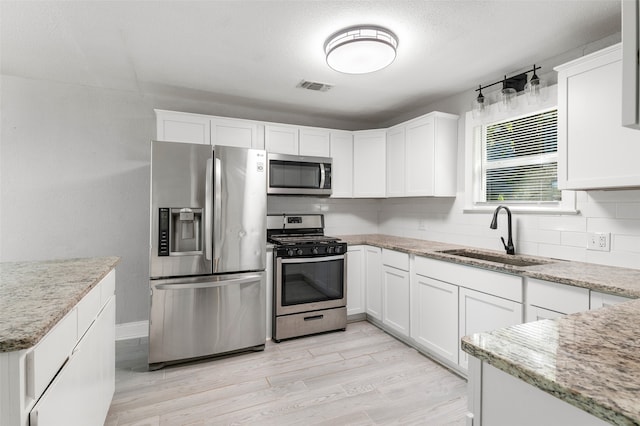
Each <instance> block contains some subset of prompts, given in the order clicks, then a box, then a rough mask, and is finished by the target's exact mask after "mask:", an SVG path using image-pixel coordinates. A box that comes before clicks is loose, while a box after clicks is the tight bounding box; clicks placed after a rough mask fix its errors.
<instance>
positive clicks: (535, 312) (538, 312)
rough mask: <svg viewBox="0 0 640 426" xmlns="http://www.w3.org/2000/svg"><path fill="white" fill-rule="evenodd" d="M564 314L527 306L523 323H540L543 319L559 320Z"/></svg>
mask: <svg viewBox="0 0 640 426" xmlns="http://www.w3.org/2000/svg"><path fill="white" fill-rule="evenodd" d="M564 315H566V314H564V313H562V312H556V311H552V310H551V309H545V308H541V307H539V306H533V305H527V307H526V309H525V322H532V321H540V320H544V319H554V318H560V317H561V316H564Z"/></svg>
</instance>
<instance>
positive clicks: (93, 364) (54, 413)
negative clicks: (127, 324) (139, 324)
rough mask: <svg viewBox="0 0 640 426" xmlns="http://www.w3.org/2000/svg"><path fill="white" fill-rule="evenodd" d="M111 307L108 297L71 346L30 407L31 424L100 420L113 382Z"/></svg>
mask: <svg viewBox="0 0 640 426" xmlns="http://www.w3.org/2000/svg"><path fill="white" fill-rule="evenodd" d="M115 306H116V304H115V299H114V298H113V297H112V298H111V299H110V300H109V302H108V303H107V305H106V306H105V307H104V309H103V311H102V312H101V313H100V315H99V316H98V317H97V318H96V320H95V322H94V323H93V325H92V326H91V327H90V328H89V330H88V331H87V333H86V334H85V335H84V337H83V338H82V339H81V340H80V342H78V344H77V345H76V347H75V348H74V349H73V352H72V354H71V356H70V357H69V359H68V360H67V362H66V364H65V366H64V368H63V369H62V370H61V372H60V373H59V374H58V375H57V376H56V378H55V379H54V380H53V382H51V385H50V386H49V387H48V388H47V390H46V391H45V392H44V394H43V395H42V397H41V398H40V400H39V401H38V402H37V403H36V405H35V406H34V407H33V409H32V410H31V413H30V414H29V421H30V425H31V426H47V425H65V426H73V425H77V426H84V425H101V424H103V423H104V419H105V418H106V416H107V412H108V411H109V406H110V404H111V397H112V395H113V392H114V384H115V370H114V366H115V351H114V346H113V345H114V343H113V342H114V341H115V328H114V326H113V324H114V323H115V312H116V311H115Z"/></svg>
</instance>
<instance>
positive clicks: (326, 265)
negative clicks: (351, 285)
mask: <svg viewBox="0 0 640 426" xmlns="http://www.w3.org/2000/svg"><path fill="white" fill-rule="evenodd" d="M344 260H345V259H344V255H343V254H342V255H336V256H322V257H311V258H291V259H289V258H282V257H277V258H276V276H275V302H276V303H275V311H276V315H288V314H295V313H300V312H309V311H317V310H320V309H329V308H337V307H341V306H346V304H347V292H346V285H345V276H346V270H345V269H346V265H345V261H344Z"/></svg>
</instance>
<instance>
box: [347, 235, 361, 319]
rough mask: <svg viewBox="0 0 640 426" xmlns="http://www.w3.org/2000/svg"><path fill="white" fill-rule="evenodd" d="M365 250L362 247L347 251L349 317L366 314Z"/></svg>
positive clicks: (351, 248)
mask: <svg viewBox="0 0 640 426" xmlns="http://www.w3.org/2000/svg"><path fill="white" fill-rule="evenodd" d="M364 295H365V292H364V249H363V247H361V246H354V247H349V249H348V250H347V315H354V314H362V313H364V312H365V307H364V306H365V300H364V297H365V296H364Z"/></svg>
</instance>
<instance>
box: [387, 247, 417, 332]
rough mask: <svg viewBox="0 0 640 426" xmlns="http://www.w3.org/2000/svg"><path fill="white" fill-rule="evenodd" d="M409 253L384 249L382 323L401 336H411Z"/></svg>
mask: <svg viewBox="0 0 640 426" xmlns="http://www.w3.org/2000/svg"><path fill="white" fill-rule="evenodd" d="M409 287H410V281H409V255H408V254H407V253H400V252H396V251H392V250H386V249H383V250H382V301H383V307H382V323H383V324H384V325H385V326H386V327H389V329H390V330H391V331H392V332H395V333H397V334H399V335H400V337H407V338H408V337H409V323H410V316H409V308H410V295H409V291H410V289H409Z"/></svg>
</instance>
